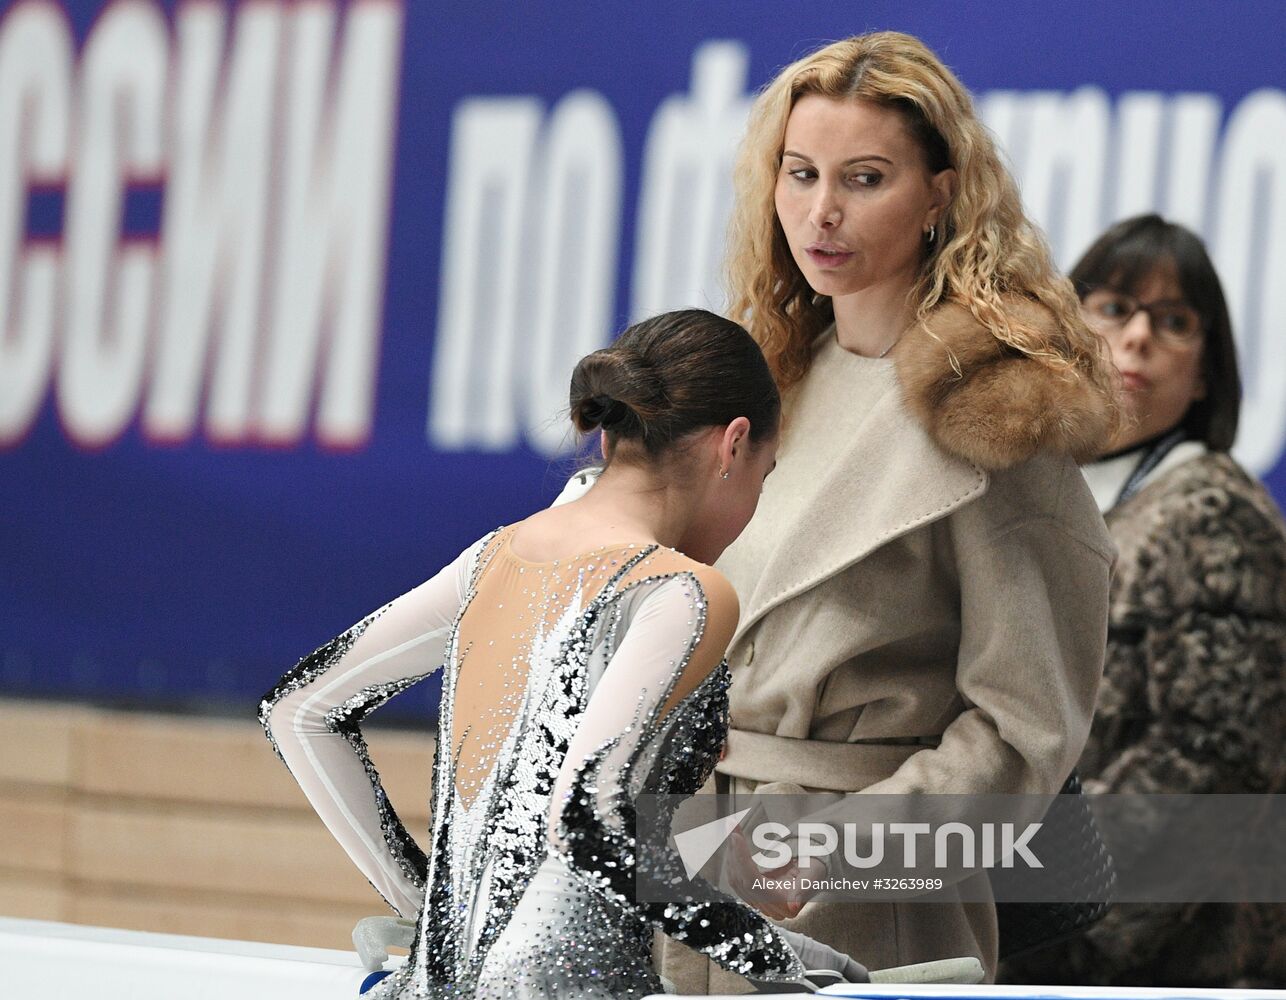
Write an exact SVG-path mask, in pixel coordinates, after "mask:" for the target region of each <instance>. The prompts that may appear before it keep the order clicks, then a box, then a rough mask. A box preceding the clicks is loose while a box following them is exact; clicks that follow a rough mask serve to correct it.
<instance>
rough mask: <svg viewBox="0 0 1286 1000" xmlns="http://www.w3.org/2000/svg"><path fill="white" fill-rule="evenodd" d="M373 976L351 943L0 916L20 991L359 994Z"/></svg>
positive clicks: (11, 984) (0, 972) (243, 997)
mask: <svg viewBox="0 0 1286 1000" xmlns="http://www.w3.org/2000/svg"><path fill="white" fill-rule="evenodd" d="M401 961H402V960H401V959H393V960H392V961H391V962H390V963H389V965H388V966H387V967H388V968H394V967H396V965H398V964H400V962H401ZM369 975H370V973H369V972H367V971H366V970H365V969H363V968H362V966H361V963H360V962H359V961H358V959H357V954H356V953H355V952H351V951H331V950H329V949H326V948H296V947H291V946H288V945H275V944H259V943H256V942H253V941H222V940H218V939H215V938H202V937H181V936H179V935H177V934H145V933H142V932H141V931H122V930H114V929H110V928H105V927H81V926H77V925H75V924H57V923H49V922H47V921H43V920H12V919H7V918H0V997H6V998H9V997H12V998H14V1000H18V998H24V1000H25V998H27V997H31V998H35V997H39V998H41V1000H90V998H92V1000H176V998H179V997H182V998H183V1000H259V998H263V1000H269V998H271V1000H354V998H355V997H357V995H358V990H359V989H360V988H361V986H362V983H363V982H364V981H365V979H366V977H367V976H369Z"/></svg>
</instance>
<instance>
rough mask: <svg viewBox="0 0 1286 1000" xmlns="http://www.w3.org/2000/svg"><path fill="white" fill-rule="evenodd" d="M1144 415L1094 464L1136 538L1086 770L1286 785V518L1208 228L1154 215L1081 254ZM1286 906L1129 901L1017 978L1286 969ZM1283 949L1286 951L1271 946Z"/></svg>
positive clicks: (1123, 530) (1111, 781)
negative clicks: (1247, 436) (1259, 476)
mask: <svg viewBox="0 0 1286 1000" xmlns="http://www.w3.org/2000/svg"><path fill="white" fill-rule="evenodd" d="M1071 277H1072V279H1073V281H1074V282H1075V283H1076V286H1077V289H1078V291H1079V293H1080V296H1081V303H1082V307H1083V310H1084V313H1085V317H1086V319H1087V320H1088V321H1089V323H1090V325H1091V327H1093V328H1094V329H1096V330H1097V331H1098V332H1099V333H1100V334H1101V335H1102V336H1103V337H1104V339H1105V340H1106V341H1107V344H1108V346H1109V347H1110V349H1111V352H1112V359H1113V361H1114V362H1115V363H1116V367H1117V368H1118V369H1119V370H1120V373H1121V377H1122V381H1123V386H1124V390H1125V392H1124V402H1123V407H1124V409H1125V411H1126V415H1127V417H1128V419H1127V421H1126V423H1125V424H1124V426H1123V427H1122V429H1121V430H1120V431H1119V432H1118V434H1117V436H1116V439H1115V441H1114V442H1113V443H1112V446H1111V449H1110V450H1109V451H1108V453H1107V454H1105V455H1103V456H1102V457H1101V458H1099V460H1098V461H1096V462H1094V463H1092V464H1090V465H1088V466H1086V467H1085V468H1084V472H1085V476H1086V479H1087V480H1088V481H1089V484H1090V487H1091V489H1092V490H1093V492H1094V495H1095V498H1096V499H1097V501H1098V504H1099V507H1100V509H1101V510H1102V511H1103V512H1104V514H1105V515H1106V519H1107V524H1108V528H1109V530H1110V531H1111V533H1112V537H1113V540H1114V541H1115V542H1116V545H1117V548H1118V550H1119V557H1118V560H1117V563H1116V571H1115V574H1114V578H1113V581H1112V600H1111V608H1110V623H1109V632H1108V645H1107V660H1106V666H1105V672H1104V679H1103V686H1102V689H1101V690H1100V693H1099V699H1098V711H1097V715H1096V716H1095V720H1094V725H1093V728H1092V730H1091V734H1090V739H1089V743H1088V744H1087V746H1086V750H1085V754H1084V756H1083V757H1082V759H1081V762H1080V765H1079V770H1080V773H1081V775H1082V777H1083V779H1085V787H1086V788H1087V790H1092V791H1098V792H1113V793H1141V794H1156V793H1185V792H1210V793H1215V792H1218V793H1257V792H1270V791H1279V790H1281V789H1282V787H1283V782H1284V778H1286V771H1284V768H1283V761H1286V745H1284V743H1283V737H1284V736H1286V673H1284V672H1283V663H1286V532H1284V531H1283V525H1282V519H1281V516H1280V514H1279V513H1278V510H1277V508H1276V507H1275V506H1274V504H1273V501H1272V499H1271V498H1270V497H1269V495H1268V494H1267V493H1266V492H1265V491H1264V489H1263V487H1262V486H1260V485H1259V483H1258V482H1256V481H1255V480H1254V479H1253V478H1252V477H1251V476H1250V475H1248V474H1247V472H1246V471H1245V470H1244V469H1243V468H1242V467H1241V466H1240V465H1238V464H1237V462H1236V461H1235V460H1234V459H1233V458H1232V457H1231V456H1230V455H1229V454H1228V450H1229V448H1231V447H1232V443H1233V439H1234V437H1235V436H1236V432H1237V416H1238V409H1239V407H1240V403H1241V388H1240V384H1239V381H1238V377H1237V354H1236V348H1235V347H1234V344H1233V336H1232V324H1231V321H1230V320H1229V316H1228V307H1227V305H1226V304H1225V302H1224V295H1223V290H1222V288H1221V287H1220V284H1219V278H1218V275H1216V273H1215V270H1214V266H1213V265H1212V264H1211V262H1210V258H1209V257H1208V256H1207V254H1206V250H1205V247H1204V246H1203V245H1202V243H1201V240H1200V239H1198V238H1197V237H1196V236H1195V235H1193V234H1192V233H1191V232H1189V231H1188V230H1187V229H1185V228H1183V227H1182V226H1178V225H1175V224H1174V223H1170V222H1166V221H1165V220H1163V219H1161V218H1159V217H1158V216H1156V215H1145V216H1140V217H1138V218H1133V219H1128V220H1126V221H1124V222H1121V223H1118V224H1117V225H1116V226H1114V227H1112V228H1111V229H1109V230H1108V231H1107V232H1106V233H1105V234H1103V236H1101V237H1100V238H1099V240H1098V241H1097V242H1096V243H1095V244H1094V245H1093V246H1092V247H1090V249H1089V251H1088V252H1087V253H1086V254H1085V256H1084V257H1083V258H1082V259H1081V261H1080V262H1079V263H1078V264H1077V265H1076V266H1075V267H1074V268H1073V269H1072V273H1071ZM1283 910H1284V908H1283V907H1282V906H1280V905H1279V906H1276V907H1269V906H1249V905H1236V906H1233V905H1231V904H1225V905H1218V904H1204V905H1186V906H1182V907H1177V906H1159V905H1158V906H1147V905H1142V904H1135V905H1127V904H1122V905H1118V906H1117V907H1116V908H1115V909H1114V910H1113V911H1111V912H1110V913H1109V914H1108V916H1107V918H1106V919H1104V920H1103V921H1102V922H1101V923H1099V924H1098V925H1096V926H1095V927H1094V928H1092V929H1091V930H1090V931H1089V932H1088V934H1087V935H1085V936H1084V937H1082V938H1080V939H1077V940H1075V941H1073V942H1071V943H1069V944H1066V945H1061V946H1057V947H1055V948H1053V949H1049V950H1046V951H1042V952H1039V953H1037V954H1035V955H1033V956H1031V957H1029V958H1027V959H1025V960H1022V961H1020V962H1015V963H1014V964H1013V965H1012V966H1011V967H1009V968H1008V970H1007V977H1008V978H1010V979H1012V980H1014V981H1018V982H1040V983H1060V982H1065V983H1081V984H1103V985H1164V986H1172V987H1173V986H1193V987H1196V986H1211V987H1220V986H1223V987H1226V986H1234V985H1240V986H1251V985H1256V986H1258V985H1263V986H1270V985H1271V986H1281V985H1286V952H1284V951H1283V949H1282V947H1281V942H1283V941H1286V913H1284V912H1283ZM1274 952H1275V957H1273V954H1274Z"/></svg>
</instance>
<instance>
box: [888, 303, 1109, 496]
mask: <svg viewBox="0 0 1286 1000" xmlns="http://www.w3.org/2000/svg"><path fill="white" fill-rule="evenodd" d="M1006 305H1007V308H1008V310H1009V314H1010V315H1012V316H1013V317H1014V318H1015V319H1019V320H1021V321H1022V322H1023V323H1025V324H1027V325H1030V326H1033V327H1036V328H1040V329H1046V330H1049V331H1051V333H1052V331H1053V329H1054V318H1053V316H1052V315H1050V313H1049V311H1048V310H1046V309H1045V308H1044V307H1043V306H1041V305H1040V304H1038V303H1036V302H1032V301H1029V300H1025V299H1017V298H1011V299H1009V300H1007V303H1006ZM926 325H927V326H928V327H929V329H931V330H932V331H933V333H934V334H936V336H937V338H938V339H934V337H932V336H929V335H928V334H927V333H926V332H925V331H924V330H923V329H913V330H911V331H910V332H909V333H908V334H907V335H906V336H905V337H904V338H903V342H902V344H900V345H899V348H898V350H896V351H895V352H894V358H895V361H896V366H897V374H898V381H899V382H900V383H901V386H902V393H903V397H904V398H905V400H906V404H907V406H908V407H909V408H910V410H911V412H912V413H914V414H915V416H916V417H917V418H918V419H919V421H920V422H921V423H922V424H923V425H924V428H925V429H926V430H927V431H928V432H929V434H930V436H932V438H933V439H934V441H935V442H937V444H938V446H939V447H940V448H942V449H943V450H944V451H946V452H947V453H948V454H951V455H954V456H956V457H957V458H963V459H965V460H966V461H969V462H973V463H974V464H975V465H978V466H981V467H982V468H984V469H986V470H988V471H996V470H999V469H1007V468H1009V467H1011V466H1014V465H1017V464H1018V463H1020V462H1023V461H1026V460H1027V459H1029V458H1031V457H1032V456H1034V455H1036V454H1037V453H1038V452H1042V451H1052V452H1061V453H1064V454H1068V455H1071V457H1072V458H1073V459H1075V460H1076V461H1077V462H1085V461H1088V460H1090V459H1092V458H1094V457H1095V456H1097V455H1100V454H1102V452H1103V450H1104V449H1105V447H1106V443H1107V440H1108V438H1109V437H1110V435H1111V432H1112V426H1113V421H1114V412H1115V407H1114V405H1113V401H1112V400H1111V399H1110V398H1109V397H1108V396H1107V395H1106V394H1105V393H1104V392H1103V391H1102V390H1100V389H1099V387H1098V386H1096V385H1094V384H1093V382H1091V381H1090V380H1089V379H1088V378H1074V377H1072V376H1071V375H1069V374H1066V373H1063V372H1059V371H1056V370H1054V369H1051V368H1049V367H1048V366H1046V365H1045V364H1042V363H1041V362H1040V361H1037V360H1035V359H1033V358H1029V357H1027V356H1025V355H1023V354H1020V353H1019V352H1017V351H1015V350H1014V349H1012V348H1011V347H1009V346H1008V345H1006V344H1004V343H1002V342H1000V341H999V340H997V339H996V338H995V337H994V336H992V334H991V333H990V331H988V330H987V328H986V327H985V326H983V325H982V324H981V323H979V322H978V321H977V320H976V319H975V318H974V316H973V314H972V313H971V312H969V310H968V308H966V307H965V306H963V305H959V304H955V303H953V304H949V305H945V306H942V307H941V308H939V309H936V310H934V311H933V313H931V314H930V316H929V319H928V322H927V324H926ZM948 351H950V353H951V355H954V356H955V359H956V362H957V363H958V364H959V367H960V374H959V375H957V374H956V372H955V370H954V369H953V368H952V365H951V360H950V356H949V355H948Z"/></svg>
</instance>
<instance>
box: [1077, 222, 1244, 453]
mask: <svg viewBox="0 0 1286 1000" xmlns="http://www.w3.org/2000/svg"><path fill="white" fill-rule="evenodd" d="M1167 265H1169V266H1173V267H1174V271H1175V276H1176V277H1177V279H1178V282H1179V287H1180V288H1181V289H1182V290H1183V297H1184V298H1185V299H1187V301H1188V304H1189V305H1191V306H1192V308H1194V309H1195V310H1196V311H1197V312H1198V314H1200V316H1201V321H1202V324H1203V325H1204V327H1205V340H1204V342H1203V345H1202V352H1201V368H1202V376H1203V377H1204V379H1205V384H1206V396H1205V398H1204V399H1198V400H1197V401H1196V402H1194V403H1193V404H1192V405H1191V406H1190V407H1188V412H1187V413H1185V414H1184V416H1183V420H1182V421H1180V426H1182V427H1183V428H1184V429H1185V430H1186V431H1187V432H1188V437H1190V438H1192V439H1194V440H1198V441H1204V442H1205V443H1206V446H1207V447H1209V448H1210V449H1211V450H1212V451H1228V450H1229V449H1230V448H1231V447H1232V443H1233V440H1234V439H1235V438H1236V437H1237V418H1238V415H1239V414H1240V412H1241V379H1240V378H1239V377H1238V375H1237V346H1236V344H1235V343H1234V341H1233V337H1232V319H1231V317H1229V315H1228V303H1227V302H1226V301H1225V300H1224V294H1223V286H1222V285H1221V284H1220V283H1219V275H1218V274H1217V273H1216V272H1215V266H1214V264H1213V263H1211V261H1210V255H1209V254H1208V253H1206V246H1205V244H1204V243H1202V242H1201V238H1200V237H1199V236H1197V235H1196V233H1194V232H1192V231H1191V230H1190V229H1187V228H1185V227H1183V226H1180V225H1178V224H1177V223H1174V222H1166V220H1165V219H1163V218H1161V216H1159V215H1138V216H1135V217H1134V218H1132V219H1126V220H1125V221H1123V222H1118V223H1117V224H1116V225H1114V226H1113V227H1112V228H1111V229H1109V230H1108V231H1107V232H1105V233H1104V234H1103V235H1102V236H1100V237H1099V238H1098V239H1097V240H1095V241H1094V245H1093V246H1092V247H1090V248H1089V249H1088V250H1087V251H1085V255H1084V256H1083V257H1081V259H1080V260H1079V261H1077V262H1076V266H1075V267H1073V268H1072V272H1071V275H1070V277H1071V279H1072V282H1073V284H1075V285H1076V291H1077V293H1078V294H1079V295H1080V296H1081V297H1082V298H1084V297H1085V295H1086V294H1088V293H1089V292H1090V291H1092V290H1093V289H1095V288H1102V287H1104V286H1107V287H1109V288H1115V289H1117V290H1118V291H1121V292H1125V293H1126V294H1133V293H1134V292H1135V290H1136V289H1137V288H1138V285H1139V283H1140V282H1142V281H1144V280H1146V279H1147V277H1148V276H1149V275H1150V274H1151V273H1152V272H1154V271H1155V270H1156V269H1157V268H1158V267H1166V266H1167Z"/></svg>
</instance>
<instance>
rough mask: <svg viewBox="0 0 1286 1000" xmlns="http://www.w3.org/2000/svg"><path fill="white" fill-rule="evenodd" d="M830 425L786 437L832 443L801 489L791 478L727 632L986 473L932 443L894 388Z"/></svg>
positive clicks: (977, 491) (917, 523) (946, 508)
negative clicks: (771, 544)
mask: <svg viewBox="0 0 1286 1000" xmlns="http://www.w3.org/2000/svg"><path fill="white" fill-rule="evenodd" d="M841 412H842V408H839V407H837V409H836V413H837V414H838V413H841ZM839 423H840V424H842V421H839ZM835 432H836V433H834V434H833V435H828V436H827V438H826V440H824V441H815V442H804V441H800V442H798V443H797V445H796V446H797V447H822V448H827V449H829V450H832V451H833V455H831V458H830V460H829V461H828V462H827V463H826V467H827V468H828V469H829V470H830V472H829V473H828V474H826V475H823V476H820V477H818V479H817V480H816V481H815V482H813V483H812V484H805V485H804V487H803V488H802V489H800V488H798V487H799V484H794V486H795V487H796V488H795V490H794V495H793V496H792V497H790V498H789V500H788V504H789V506H788V511H789V512H788V513H787V517H786V520H785V522H784V523H782V525H781V529H782V530H781V539H780V542H779V543H778V544H777V545H776V546H775V548H774V549H773V551H772V553H771V555H770V556H769V558H768V560H767V562H766V563H765V565H764V571H763V573H762V574H760V576H759V578H758V581H757V583H756V584H755V586H754V588H753V590H752V592H751V595H750V599H749V601H748V602H747V603H746V605H745V607H744V608H743V610H742V616H741V623H740V625H739V626H738V629H737V634H736V637H735V638H734V640H733V641H734V642H735V641H736V640H737V639H739V638H740V637H741V636H742V635H744V634H745V632H746V631H747V630H748V629H749V628H751V627H752V626H753V625H754V624H755V622H756V621H758V620H759V619H760V618H762V617H763V616H764V615H765V614H767V613H768V612H769V611H771V610H772V609H773V608H775V607H777V606H778V605H779V604H782V603H784V602H785V601H788V600H790V599H791V598H792V597H795V596H796V595H798V594H801V593H803V592H804V591H807V590H809V589H810V588H812V587H814V586H816V585H817V584H818V583H820V582H821V581H823V580H826V579H827V578H829V577H831V576H834V575H835V574H836V573H839V572H841V571H842V570H844V569H847V568H848V567H849V566H851V565H853V564H854V563H856V562H858V561H859V560H860V559H863V558H864V557H866V556H867V555H869V554H870V553H871V552H873V551H875V550H876V549H877V548H879V547H880V546H882V545H884V544H886V543H888V542H890V541H892V540H893V539H895V538H897V537H899V536H900V535H903V534H905V533H906V532H908V531H911V530H913V529H915V528H919V527H922V526H923V525H926V524H929V523H932V522H933V521H936V520H938V519H939V518H943V517H946V516H947V515H948V514H950V513H951V512H952V511H954V510H956V509H958V508H959V507H962V506H963V505H964V504H966V503H969V502H970V501H971V500H974V499H976V498H977V497H979V496H981V495H982V494H983V493H984V492H986V489H987V482H988V477H987V473H986V472H984V471H983V470H982V468H980V467H979V466H977V465H975V464H973V463H972V462H969V461H966V460H964V459H962V458H957V457H953V456H951V455H948V454H946V453H945V452H944V451H943V450H942V449H941V448H939V447H938V446H937V445H935V444H934V442H933V441H932V440H931V439H930V437H929V435H928V433H927V432H926V431H925V430H924V429H923V428H922V427H921V426H920V424H919V422H918V421H917V420H916V419H915V417H913V416H912V415H911V413H910V412H909V411H908V410H907V408H906V405H905V403H904V402H903V400H902V393H901V392H899V391H898V390H897V389H893V390H890V391H888V392H886V393H884V394H883V396H882V397H881V398H880V399H879V401H878V402H877V403H876V404H875V406H874V407H873V408H872V409H871V410H870V411H869V412H867V413H865V414H863V416H862V417H861V418H860V420H855V421H854V422H853V424H852V425H849V426H842V425H841V426H836V427H835ZM791 515H794V516H791Z"/></svg>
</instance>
